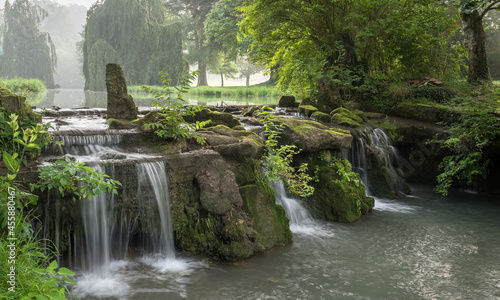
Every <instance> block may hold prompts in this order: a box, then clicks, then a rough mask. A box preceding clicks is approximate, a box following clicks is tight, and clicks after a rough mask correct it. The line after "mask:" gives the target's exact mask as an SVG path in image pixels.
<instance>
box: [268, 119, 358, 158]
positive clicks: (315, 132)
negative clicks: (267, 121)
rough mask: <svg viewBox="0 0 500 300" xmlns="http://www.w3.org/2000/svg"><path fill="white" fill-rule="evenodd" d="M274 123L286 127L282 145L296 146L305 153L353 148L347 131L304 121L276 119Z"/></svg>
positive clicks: (281, 139) (281, 140)
mask: <svg viewBox="0 0 500 300" xmlns="http://www.w3.org/2000/svg"><path fill="white" fill-rule="evenodd" d="M273 122H276V123H283V124H284V126H285V130H284V131H283V133H282V135H281V137H280V143H282V144H288V145H296V146H297V147H298V148H299V149H302V151H303V152H305V153H312V152H317V151H320V150H334V149H337V150H339V149H350V148H351V143H352V136H351V134H350V132H349V131H347V130H342V129H336V128H330V127H328V126H326V125H323V124H321V123H318V122H316V121H312V120H303V119H292V118H274V119H273Z"/></svg>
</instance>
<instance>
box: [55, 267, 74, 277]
mask: <svg viewBox="0 0 500 300" xmlns="http://www.w3.org/2000/svg"><path fill="white" fill-rule="evenodd" d="M58 273H59V275H62V276H75V275H76V274H75V273H74V272H73V271H71V270H69V269H67V268H60V269H59V271H58Z"/></svg>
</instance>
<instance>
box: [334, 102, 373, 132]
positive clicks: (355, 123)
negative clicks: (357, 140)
mask: <svg viewBox="0 0 500 300" xmlns="http://www.w3.org/2000/svg"><path fill="white" fill-rule="evenodd" d="M330 115H331V116H332V118H331V120H332V122H334V123H337V124H339V125H342V126H347V127H352V128H360V127H361V124H363V123H365V120H364V119H363V118H362V117H361V116H362V112H361V111H357V112H351V111H350V110H347V109H345V108H343V107H339V108H337V109H335V110H332V112H330Z"/></svg>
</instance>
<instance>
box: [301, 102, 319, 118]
mask: <svg viewBox="0 0 500 300" xmlns="http://www.w3.org/2000/svg"><path fill="white" fill-rule="evenodd" d="M317 111H318V109H317V108H316V107H314V106H312V105H300V106H299V113H300V114H301V115H305V116H306V117H311V115H312V114H313V113H315V112H317Z"/></svg>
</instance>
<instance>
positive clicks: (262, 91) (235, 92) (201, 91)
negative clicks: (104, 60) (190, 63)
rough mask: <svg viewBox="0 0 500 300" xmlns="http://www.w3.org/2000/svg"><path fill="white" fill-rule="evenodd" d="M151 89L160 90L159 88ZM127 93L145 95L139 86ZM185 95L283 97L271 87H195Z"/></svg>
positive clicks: (131, 87)
mask: <svg viewBox="0 0 500 300" xmlns="http://www.w3.org/2000/svg"><path fill="white" fill-rule="evenodd" d="M153 88H156V89H160V88H161V87H159V86H153ZM128 91H129V93H131V94H136V95H141V94H142V95H146V94H147V93H146V92H144V91H143V90H142V88H141V87H140V86H130V87H128ZM185 95H199V96H206V97H240V98H241V97H279V96H281V95H283V93H282V92H281V91H278V90H277V89H276V88H275V87H273V86H263V85H261V86H248V87H247V86H228V87H214V86H197V87H191V88H190V89H189V90H188V92H187V93H185Z"/></svg>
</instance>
